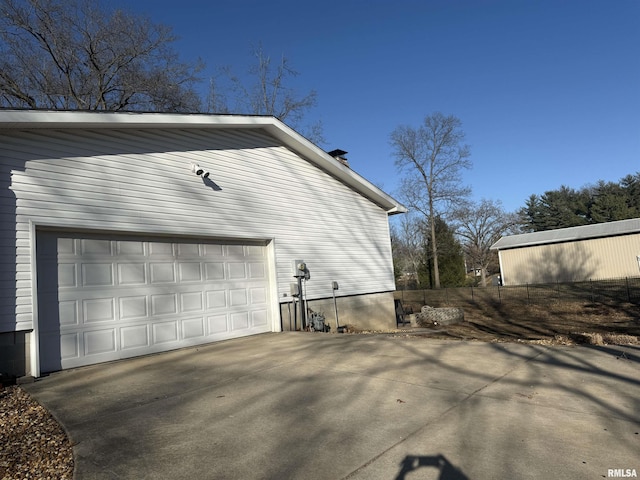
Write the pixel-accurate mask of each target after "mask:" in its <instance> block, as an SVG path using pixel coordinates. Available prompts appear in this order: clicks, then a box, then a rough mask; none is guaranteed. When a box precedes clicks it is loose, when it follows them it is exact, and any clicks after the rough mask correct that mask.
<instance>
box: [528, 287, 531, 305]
mask: <svg viewBox="0 0 640 480" xmlns="http://www.w3.org/2000/svg"><path fill="white" fill-rule="evenodd" d="M530 303H531V297H529V284H528V283H527V305H529V304H530Z"/></svg>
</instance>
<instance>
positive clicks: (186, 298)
mask: <svg viewBox="0 0 640 480" xmlns="http://www.w3.org/2000/svg"><path fill="white" fill-rule="evenodd" d="M202 306H203V304H202V292H201V291H197V292H183V293H181V294H180V311H181V312H184V313H191V312H200V311H202Z"/></svg>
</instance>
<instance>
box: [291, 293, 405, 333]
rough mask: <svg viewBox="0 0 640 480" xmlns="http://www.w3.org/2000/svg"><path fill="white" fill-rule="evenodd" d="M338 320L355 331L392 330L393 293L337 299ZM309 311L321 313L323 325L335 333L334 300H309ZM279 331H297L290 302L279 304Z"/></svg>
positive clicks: (297, 316)
mask: <svg viewBox="0 0 640 480" xmlns="http://www.w3.org/2000/svg"><path fill="white" fill-rule="evenodd" d="M336 303H337V306H338V321H339V324H340V326H345V325H348V326H349V327H350V328H352V329H355V330H391V329H393V328H395V327H396V314H395V305H394V300H393V292H383V293H374V294H368V295H354V296H348V297H337V298H336ZM307 307H308V309H310V310H312V311H314V312H320V313H322V314H323V315H324V317H325V324H326V325H329V326H330V327H331V329H330V331H331V332H335V331H336V315H335V307H334V303H333V297H329V298H322V299H316V300H309V301H308V302H307ZM280 316H281V319H282V329H283V330H285V331H289V330H300V329H301V322H300V314H299V306H298V305H297V304H296V307H295V308H294V305H293V304H292V303H282V304H280Z"/></svg>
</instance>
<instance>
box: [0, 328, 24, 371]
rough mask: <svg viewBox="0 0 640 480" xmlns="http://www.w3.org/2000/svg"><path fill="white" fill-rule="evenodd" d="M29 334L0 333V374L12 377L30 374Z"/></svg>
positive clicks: (21, 332) (22, 332)
mask: <svg viewBox="0 0 640 480" xmlns="http://www.w3.org/2000/svg"><path fill="white" fill-rule="evenodd" d="M30 337H31V332H30V331H28V330H25V331H20V332H5V333H0V373H5V374H9V375H12V376H14V377H24V376H25V375H30V374H31V366H30V364H29V340H30Z"/></svg>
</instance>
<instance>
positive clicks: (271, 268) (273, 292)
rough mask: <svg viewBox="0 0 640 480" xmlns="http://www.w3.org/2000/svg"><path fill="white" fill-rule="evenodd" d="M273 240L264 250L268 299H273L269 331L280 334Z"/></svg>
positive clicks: (273, 239)
mask: <svg viewBox="0 0 640 480" xmlns="http://www.w3.org/2000/svg"><path fill="white" fill-rule="evenodd" d="M275 243H276V241H275V238H272V239H271V240H270V241H269V243H267V245H266V247H265V250H266V252H267V266H268V267H267V276H268V278H269V280H268V282H269V283H268V285H269V297H270V298H271V299H274V301H273V302H271V331H272V332H281V331H282V325H281V322H280V299H279V298H278V277H277V275H276V270H277V268H276V266H277V263H276V246H275Z"/></svg>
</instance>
